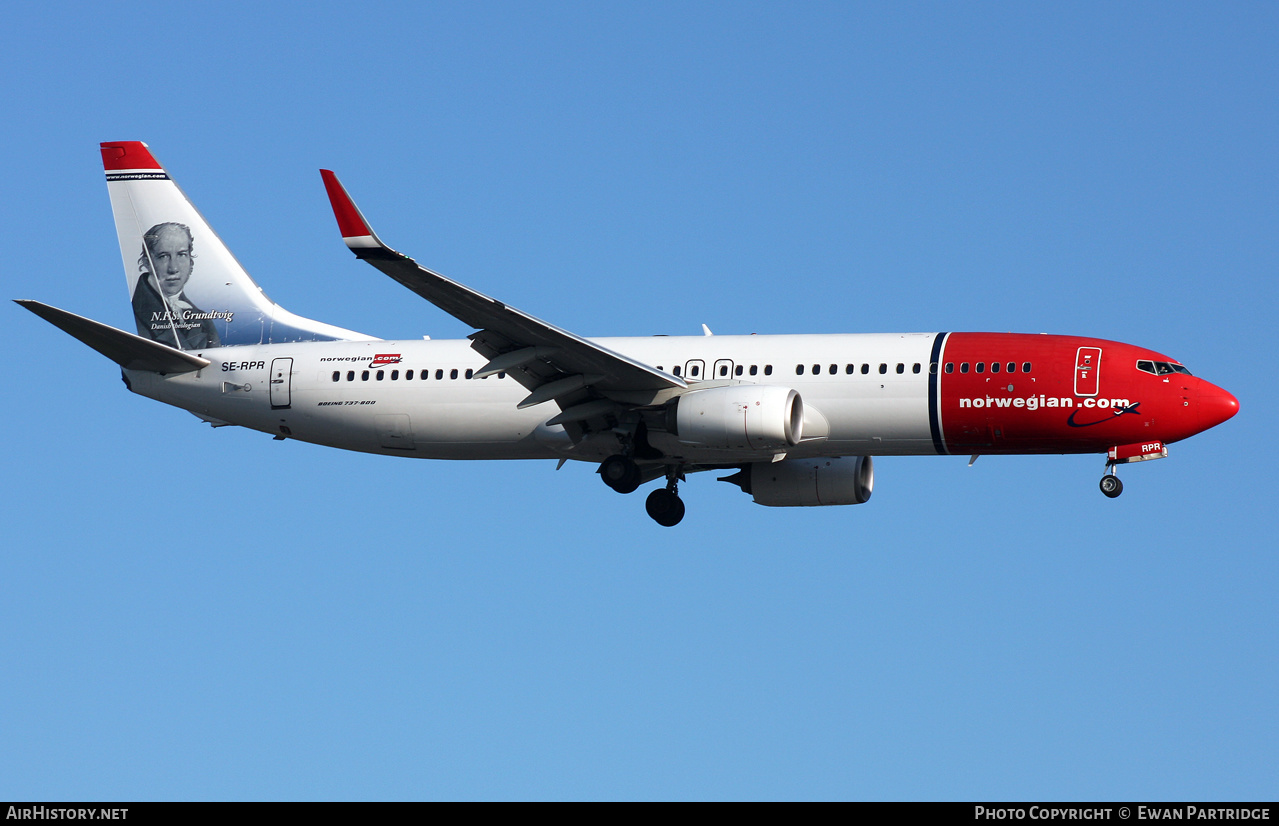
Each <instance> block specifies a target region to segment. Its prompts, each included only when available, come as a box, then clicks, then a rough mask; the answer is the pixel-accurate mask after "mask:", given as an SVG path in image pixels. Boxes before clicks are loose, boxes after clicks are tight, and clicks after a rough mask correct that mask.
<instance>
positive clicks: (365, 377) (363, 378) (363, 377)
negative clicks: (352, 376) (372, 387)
mask: <svg viewBox="0 0 1279 826" xmlns="http://www.w3.org/2000/svg"><path fill="white" fill-rule="evenodd" d="M368 380H369V371H368V370H365V371H363V372H361V373H360V381H368Z"/></svg>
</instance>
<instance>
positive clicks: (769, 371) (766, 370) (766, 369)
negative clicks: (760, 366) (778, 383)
mask: <svg viewBox="0 0 1279 826" xmlns="http://www.w3.org/2000/svg"><path fill="white" fill-rule="evenodd" d="M764 375H765V376H771V375H773V365H771V364H765V365H764Z"/></svg>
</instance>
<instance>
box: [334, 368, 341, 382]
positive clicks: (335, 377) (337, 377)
mask: <svg viewBox="0 0 1279 826" xmlns="http://www.w3.org/2000/svg"><path fill="white" fill-rule="evenodd" d="M340 378H342V371H341V370H334V371H333V380H334V381H337V380H338V379H340Z"/></svg>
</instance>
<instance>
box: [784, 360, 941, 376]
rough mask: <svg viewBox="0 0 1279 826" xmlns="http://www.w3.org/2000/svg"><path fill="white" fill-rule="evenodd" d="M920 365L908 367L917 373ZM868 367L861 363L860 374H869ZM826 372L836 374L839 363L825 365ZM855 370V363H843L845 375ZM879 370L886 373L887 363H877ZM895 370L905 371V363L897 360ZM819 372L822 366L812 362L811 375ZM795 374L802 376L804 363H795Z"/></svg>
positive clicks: (934, 370)
mask: <svg viewBox="0 0 1279 826" xmlns="http://www.w3.org/2000/svg"><path fill="white" fill-rule="evenodd" d="M920 366H921V365H920V364H919V362H915V364H914V365H912V366H911V368H910V372H912V373H918V372H919V371H920ZM870 368H871V366H870V365H869V364H863V365H862V367H861V373H862V375H863V376H865V375H869V374H870ZM936 368H937V366H936V365H933V372H934V373H935V372H937V369H936ZM826 372H827V373H829V374H830V375H832V376H833V375H835V374H837V373H838V372H839V365H838V364H832V365H830V366H829V367H827V368H826ZM856 372H857V365H856V364H845V365H844V374H845V375H849V376H851V375H853V374H854V373H856ZM879 372H880V373H881V374H886V373H887V372H888V365H887V364H884V363H881V364H880V365H879ZM897 372H898V373H905V372H906V365H905V364H902V363H901V362H898V363H897ZM821 374H822V366H821V365H820V364H814V365H813V375H814V376H820V375H821ZM795 375H797V376H802V375H804V365H802V364H796V365H795Z"/></svg>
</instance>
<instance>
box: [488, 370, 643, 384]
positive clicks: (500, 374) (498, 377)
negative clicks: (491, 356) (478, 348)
mask: <svg viewBox="0 0 1279 826" xmlns="http://www.w3.org/2000/svg"><path fill="white" fill-rule="evenodd" d="M658 369H659V370H660V369H661V368H658ZM504 378H506V374H505V373H498V374H497V379H498V381H501V380H502V379H504Z"/></svg>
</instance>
